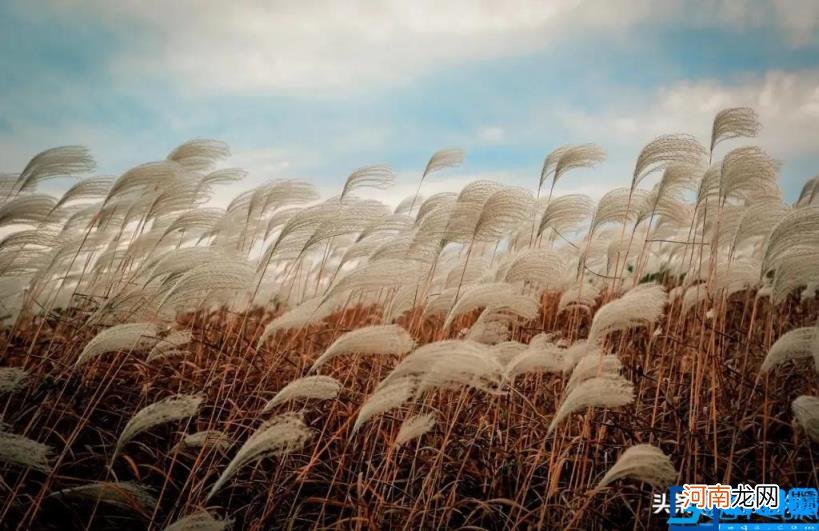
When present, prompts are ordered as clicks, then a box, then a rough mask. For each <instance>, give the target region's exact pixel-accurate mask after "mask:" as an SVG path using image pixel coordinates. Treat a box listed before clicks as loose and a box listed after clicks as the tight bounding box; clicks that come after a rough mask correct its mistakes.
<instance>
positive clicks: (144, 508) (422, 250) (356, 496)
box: [0, 108, 819, 529]
mask: <svg viewBox="0 0 819 531" xmlns="http://www.w3.org/2000/svg"><path fill="white" fill-rule="evenodd" d="M700 125H701V127H700V129H699V130H697V131H693V132H694V133H696V134H697V135H698V136H699V137H701V138H705V137H706V136H708V133H709V128H710V133H711V138H710V145H709V148H710V149H706V148H705V147H703V146H701V145H699V143H698V142H697V141H696V140H695V139H694V137H692V136H689V135H685V134H673V135H664V136H662V137H659V138H657V139H656V140H654V141H652V142H650V143H649V144H648V145H646V147H645V148H644V149H643V150H642V152H641V153H639V154H637V153H635V154H634V155H635V156H636V157H637V160H636V161H635V165H634V172H633V173H632V174H631V182H630V183H625V184H626V186H624V187H619V188H613V189H611V188H610V189H608V190H603V189H601V190H599V191H596V192H595V193H594V197H600V199H599V200H592V199H591V198H590V197H589V196H585V195H579V194H569V195H563V196H560V195H556V194H555V193H554V191H555V188H557V186H559V185H560V183H564V181H565V180H566V178H567V177H568V178H571V172H574V171H576V170H577V169H580V168H588V169H589V173H591V172H592V171H595V172H596V170H592V168H594V167H596V166H597V165H598V164H601V163H602V162H603V158H604V156H603V153H602V150H600V148H598V147H596V146H594V145H589V144H575V145H567V146H563V147H560V148H558V149H556V150H554V151H553V152H552V153H550V154H549V155H548V156H547V157H546V160H544V164H543V167H542V170H541V173H540V176H539V177H540V178H539V181H538V183H537V185H536V186H535V185H534V183H532V187H531V188H532V190H527V189H525V188H517V187H514V186H510V185H509V184H508V183H504V182H498V181H493V180H486V179H483V180H476V181H472V182H469V183H468V184H467V185H466V186H464V187H463V188H462V189H461V190H460V191H459V192H443V193H435V194H431V195H430V194H425V195H426V196H427V197H426V198H424V197H421V196H420V195H419V194H420V193H421V192H422V190H421V188H422V187H423V185H424V183H425V179H426V178H428V177H429V176H430V175H433V174H436V173H437V172H442V171H444V170H446V169H447V168H452V167H454V166H456V165H458V164H460V162H461V161H462V159H463V153H462V152H460V151H459V150H450V149H447V150H441V151H439V152H436V153H435V154H434V155H433V156H432V158H431V159H430V160H429V162H428V163H427V164H426V166H425V167H421V168H419V169H418V176H419V177H420V178H418V179H417V182H418V190H417V191H416V193H415V194H413V195H411V196H409V197H407V198H406V199H404V200H403V201H401V202H400V204H399V205H398V206H397V207H395V206H394V205H387V204H384V203H382V202H381V201H380V200H378V199H362V198H359V197H356V195H357V194H358V192H365V191H367V190H368V189H369V192H368V195H370V196H376V197H378V195H379V194H376V193H371V192H372V189H373V188H374V189H375V190H381V189H384V188H385V187H386V186H389V185H390V184H391V183H392V182H393V181H398V180H400V179H403V177H402V176H403V175H406V174H405V172H404V171H403V168H402V172H400V173H399V174H398V175H397V176H396V175H395V174H393V172H392V170H390V169H389V168H387V167H385V166H365V167H363V168H362V169H360V170H357V171H355V172H353V174H352V175H350V177H349V178H348V179H346V180H344V181H343V182H342V181H341V180H339V182H338V188H337V190H336V191H335V192H330V193H328V194H326V197H324V198H322V197H320V196H319V194H318V192H317V189H316V188H315V187H314V186H313V185H312V184H310V183H308V182H305V181H302V180H293V179H269V180H264V179H263V180H258V179H257V177H258V176H256V177H254V178H253V180H254V183H253V185H252V186H251V185H250V184H247V185H244V186H243V185H237V184H235V183H237V181H238V180H240V179H242V178H243V177H244V176H245V175H246V173H245V172H244V171H243V170H240V169H237V168H230V167H227V164H228V163H229V160H226V157H227V156H228V155H229V149H228V147H227V145H225V144H224V143H222V142H220V141H217V140H207V139H195V140H192V141H190V142H186V143H184V144H182V145H181V146H179V147H178V148H176V149H174V150H173V151H172V152H171V153H170V154H169V155H168V157H167V158H165V159H164V160H159V161H155V162H149V163H147V164H141V165H139V166H136V167H133V168H130V169H128V170H127V171H125V172H123V173H122V174H120V175H118V176H116V177H114V178H106V177H90V178H89V177H86V179H85V180H83V181H79V182H77V183H76V184H75V183H73V182H72V183H68V184H66V185H65V188H67V190H66V191H65V193H62V194H57V195H52V193H51V190H53V189H54V187H58V186H60V185H59V184H56V183H55V185H54V187H52V186H49V187H48V188H46V187H44V186H40V183H43V182H46V181H47V180H48V179H50V178H51V177H63V176H69V177H70V176H80V175H81V174H84V173H87V172H88V171H90V169H91V168H92V160H91V158H90V155H89V154H88V152H87V151H86V150H84V149H74V148H71V149H66V148H58V149H57V150H54V151H49V152H45V153H44V154H41V155H37V156H36V157H35V158H34V159H32V162H31V163H30V164H29V166H28V168H26V169H24V171H23V172H22V173H14V174H9V175H0V189H2V190H3V193H2V194H0V226H2V228H3V234H2V236H0V273H2V275H0V276H2V278H0V320H2V323H3V329H2V331H0V338H2V345H0V347H2V348H0V400H2V401H3V404H0V411H2V416H3V423H4V424H3V426H2V432H0V461H2V465H3V471H2V473H3V481H2V492H3V496H0V498H2V500H0V521H3V522H4V523H8V525H9V526H11V527H18V528H21V529H28V528H44V529H50V528H58V527H65V526H74V527H79V528H97V527H105V526H110V524H111V523H112V522H113V523H115V524H116V525H118V526H121V527H128V528H131V527H135V528H136V527H138V528H151V529H154V528H156V529H162V528H165V527H166V526H170V528H171V529H174V528H177V529H178V528H183V529H197V528H202V529H211V528H212V529H217V528H222V527H224V526H225V524H226V522H227V519H226V520H220V519H218V518H216V515H217V514H219V515H229V516H230V519H231V520H235V526H236V528H241V529H262V528H269V527H294V528H300V527H305V526H311V527H317V528H330V527H333V528H335V527H362V526H364V527H372V528H385V529H388V528H404V527H407V528H421V529H427V528H429V529H439V528H455V527H463V528H481V529H518V528H544V529H553V528H554V529H565V528H572V529H574V528H582V529H602V528H605V529H609V528H611V529H620V528H624V529H625V528H633V527H635V522H640V525H643V526H645V527H648V528H651V527H655V526H656V523H657V520H656V519H657V516H656V515H653V513H652V511H651V509H650V504H649V503H648V501H649V498H648V497H647V496H648V494H647V493H638V492H636V491H635V489H634V486H628V485H624V484H622V483H621V482H620V480H623V479H630V480H636V481H641V482H644V483H646V484H647V486H651V487H653V488H662V487H664V486H665V485H667V484H668V483H669V482H671V481H679V482H689V483H691V482H697V483H710V484H713V483H722V484H736V483H738V482H746V483H747V482H760V481H763V480H764V481H765V482H768V483H778V484H781V485H806V484H811V483H812V482H814V480H815V477H814V475H813V470H814V468H815V461H816V459H815V439H816V429H815V424H816V423H815V418H816V414H815V410H816V406H815V402H816V394H817V388H816V369H817V367H819V341H818V340H817V337H816V323H817V317H819V316H817V312H819V305H817V301H816V294H817V287H819V276H818V275H819V272H818V271H819V270H817V268H816V263H817V259H819V258H818V257H819V222H818V220H819V217H818V215H817V210H816V209H817V206H816V200H815V198H816V195H817V193H816V191H817V186H816V179H815V178H810V179H806V181H807V182H806V184H805V186H804V187H803V189H802V193H801V194H800V197H799V199H798V200H797V201H796V203H794V204H792V205H791V204H789V203H788V202H787V201H786V200H785V197H784V195H783V191H782V189H781V188H780V185H779V171H780V163H779V162H778V161H775V160H773V159H772V158H771V157H770V156H769V155H768V154H767V153H766V151H765V150H764V146H760V147H749V146H743V145H741V144H739V145H738V142H737V139H739V138H745V137H751V136H754V135H756V134H757V132H758V130H759V124H758V123H757V118H756V116H755V115H754V113H753V112H752V111H751V110H749V109H743V108H732V109H726V110H725V111H723V112H721V113H720V114H718V115H717V116H716V117H715V119H714V122H713V124H711V123H703V124H700ZM805 177H808V176H805ZM226 183H227V184H230V183H234V184H232V185H231V187H235V186H243V188H242V191H241V192H240V193H238V194H237V195H236V196H235V197H233V198H224V200H223V198H221V197H217V191H218V192H219V193H221V192H222V191H223V190H220V189H219V188H217V187H218V186H219V185H221V184H226ZM325 184H326V183H325ZM398 184H399V185H400V186H403V185H406V182H404V183H398ZM72 185H73V186H72ZM545 186H548V187H549V192H548V195H547V194H543V193H542V192H543V188H544V187H545ZM325 189H326V187H323V188H322V190H325ZM216 200H219V204H220V206H217V205H216V204H214V201H216ZM416 209H417V210H416ZM667 294H668V295H667ZM115 353H118V354H116V355H115ZM811 357H813V358H814V364H811V363H805V361H806V360H809V358H811ZM791 361H793V363H791ZM160 397H169V398H165V399H162V400H158V398H160ZM157 400H158V401H157ZM204 404H207V406H206V407H205V406H204ZM623 406H628V407H626V408H623ZM286 411H294V412H295V411H298V414H295V413H287V414H282V413H285V412H286ZM271 417H272V418H271ZM268 419H269V420H268ZM265 420H267V422H265ZM149 431H150V432H151V433H153V434H154V436H148V433H146V432H149ZM165 439H172V440H165ZM412 441H420V442H418V443H413V442H412ZM659 448H662V449H663V450H662V451H661V450H660V449H659ZM107 449H111V450H113V455H114V457H115V458H114V459H112V458H111V453H112V452H111V451H107ZM106 453H107V454H108V455H106ZM268 456H274V457H278V458H279V459H275V460H274V462H272V463H268V462H260V459H262V458H264V457H268ZM616 456H619V458H617V461H616V463H614V458H615V457H616ZM285 457H286V458H285ZM671 463H674V464H675V465H678V467H679V469H678V470H679V472H677V471H676V470H675V467H674V466H672V464H671ZM612 464H613V466H612ZM605 470H608V472H607V473H605V474H604V471H605ZM229 484H231V485H233V487H232V488H230V489H228V488H227V487H228V485H229ZM603 488H605V491H603V490H602V489H603ZM603 492H605V493H606V496H597V494H602V493H603ZM592 496H593V497H592ZM58 498H59V499H61V500H63V501H65V502H66V507H63V506H62V505H60V504H58V503H57V499H58ZM80 498H84V499H86V500H88V501H89V502H90V503H77V500H79V499H80ZM149 498H150V499H149ZM584 500H585V501H584ZM590 500H593V501H594V502H595V506H594V507H592V506H591V505H590ZM98 502H99V503H98ZM68 503H70V504H71V505H70V508H69V507H68V506H67V504H68ZM626 505H628V508H629V510H628V511H625V510H624V507H625V506H626ZM69 509H70V511H69ZM64 515H65V516H66V517H67V518H63V516H64ZM637 527H639V525H638V526H637Z"/></svg>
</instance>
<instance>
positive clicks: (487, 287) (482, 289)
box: [444, 282, 513, 328]
mask: <svg viewBox="0 0 819 531" xmlns="http://www.w3.org/2000/svg"><path fill="white" fill-rule="evenodd" d="M512 296H513V293H512V285H511V284H508V283H506V282H495V283H491V284H477V285H475V286H470V287H469V288H468V289H466V290H464V291H463V293H462V294H461V297H460V298H459V299H458V301H457V302H456V303H455V305H454V306H452V308H451V309H450V310H449V314H448V315H447V316H446V320H445V321H444V328H448V327H449V325H450V324H452V321H453V320H455V318H457V317H458V316H459V315H462V314H465V313H468V312H471V311H473V310H476V309H478V308H481V307H487V306H491V305H494V304H496V303H499V302H503V301H504V300H505V299H507V298H509V297H512Z"/></svg>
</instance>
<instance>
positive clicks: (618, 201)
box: [589, 188, 648, 235]
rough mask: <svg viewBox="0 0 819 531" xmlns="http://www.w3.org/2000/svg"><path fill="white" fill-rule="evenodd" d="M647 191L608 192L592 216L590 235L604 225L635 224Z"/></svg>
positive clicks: (624, 190)
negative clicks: (613, 223)
mask: <svg viewBox="0 0 819 531" xmlns="http://www.w3.org/2000/svg"><path fill="white" fill-rule="evenodd" d="M647 193H648V192H647V191H645V190H638V189H629V188H615V189H613V190H611V191H609V192H607V193H606V194H605V195H604V196H603V197H601V198H600V201H598V202H597V208H596V209H595V211H594V216H592V221H591V226H590V227H589V234H590V235H591V234H594V232H595V231H596V230H597V229H598V228H599V227H600V226H601V225H603V224H604V223H612V222H616V223H623V222H633V221H635V220H637V218H638V216H639V215H640V209H641V205H642V203H643V202H644V201H645V195H646V194H647Z"/></svg>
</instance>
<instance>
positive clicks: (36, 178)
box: [14, 146, 96, 192]
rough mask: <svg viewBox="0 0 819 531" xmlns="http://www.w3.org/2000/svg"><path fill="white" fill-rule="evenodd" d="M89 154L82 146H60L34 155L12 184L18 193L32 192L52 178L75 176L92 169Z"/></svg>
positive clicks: (93, 164) (92, 161) (93, 165)
mask: <svg viewBox="0 0 819 531" xmlns="http://www.w3.org/2000/svg"><path fill="white" fill-rule="evenodd" d="M95 166H96V163H95V162H94V159H93V157H91V153H90V152H89V151H88V149H87V148H85V147H83V146H62V147H55V148H51V149H47V150H45V151H41V152H40V153H38V154H36V155H34V157H32V159H31V160H30V161H29V162H28V164H26V167H25V168H24V169H23V171H22V172H21V173H20V175H19V177H18V178H17V181H16V182H15V183H14V189H15V190H16V191H18V192H22V191H26V190H33V189H35V188H36V187H37V185H38V184H39V183H40V182H42V181H44V180H46V179H50V178H52V177H63V176H75V175H78V174H82V173H88V172H90V171H92V170H93V169H94V167H95Z"/></svg>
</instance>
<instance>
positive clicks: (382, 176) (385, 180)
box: [339, 166, 395, 201]
mask: <svg viewBox="0 0 819 531" xmlns="http://www.w3.org/2000/svg"><path fill="white" fill-rule="evenodd" d="M394 180H395V174H394V173H393V172H392V169H390V167H389V166H365V167H363V168H359V169H357V170H355V171H354V172H353V173H351V174H350V176H349V177H347V180H346V181H345V182H344V187H343V188H342V189H341V196H340V197H339V200H340V201H342V200H344V198H345V197H346V196H347V195H348V194H349V193H350V192H352V191H353V190H358V189H360V188H377V189H379V190H384V189H386V188H389V187H390V186H391V185H392V183H393V181H394Z"/></svg>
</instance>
